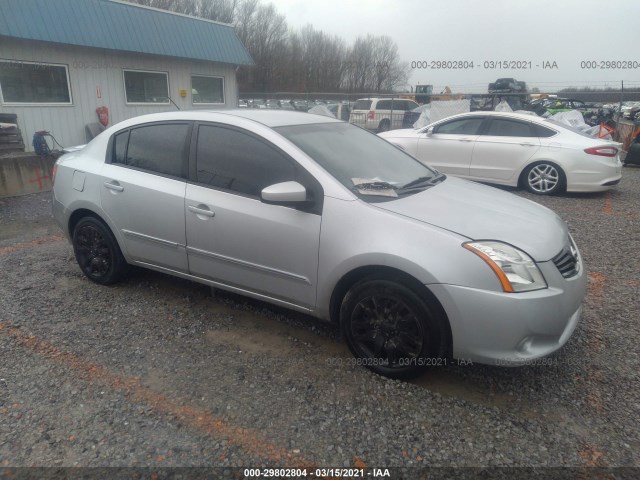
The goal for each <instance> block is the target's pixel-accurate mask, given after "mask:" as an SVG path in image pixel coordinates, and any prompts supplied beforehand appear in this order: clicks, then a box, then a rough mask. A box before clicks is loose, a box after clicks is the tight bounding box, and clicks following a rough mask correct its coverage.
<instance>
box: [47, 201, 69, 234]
mask: <svg viewBox="0 0 640 480" xmlns="http://www.w3.org/2000/svg"><path fill="white" fill-rule="evenodd" d="M51 203H52V207H51V210H52V212H53V219H54V220H55V222H56V223H57V224H58V226H59V227H60V229H61V230H62V231H63V232H64V236H65V237H67V240H69V241H71V238H70V237H69V229H68V228H67V227H68V225H69V214H68V212H67V211H66V209H65V208H64V205H63V204H62V203H60V202H59V201H58V200H56V197H55V196H54V197H53V201H52V202H51Z"/></svg>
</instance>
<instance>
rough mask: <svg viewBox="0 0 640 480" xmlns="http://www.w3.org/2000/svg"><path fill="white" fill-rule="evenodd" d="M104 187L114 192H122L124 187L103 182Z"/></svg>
mask: <svg viewBox="0 0 640 480" xmlns="http://www.w3.org/2000/svg"><path fill="white" fill-rule="evenodd" d="M104 186H105V187H106V188H108V189H109V190H113V191H115V192H124V187H123V186H122V185H118V183H117V182H115V183H112V182H104Z"/></svg>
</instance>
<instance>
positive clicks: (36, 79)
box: [0, 60, 71, 105]
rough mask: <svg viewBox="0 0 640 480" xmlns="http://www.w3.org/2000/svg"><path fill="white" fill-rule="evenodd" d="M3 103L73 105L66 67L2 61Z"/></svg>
mask: <svg viewBox="0 0 640 480" xmlns="http://www.w3.org/2000/svg"><path fill="white" fill-rule="evenodd" d="M0 91H1V92H2V101H3V103H36V104H37V103H43V104H60V105H71V89H70V88H69V72H68V70H67V66H66V65H54V64H47V63H29V62H10V61H4V60H3V61H0Z"/></svg>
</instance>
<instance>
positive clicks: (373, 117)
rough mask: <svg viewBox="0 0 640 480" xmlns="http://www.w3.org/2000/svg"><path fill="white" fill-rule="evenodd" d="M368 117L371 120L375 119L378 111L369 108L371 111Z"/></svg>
mask: <svg viewBox="0 0 640 480" xmlns="http://www.w3.org/2000/svg"><path fill="white" fill-rule="evenodd" d="M367 118H368V119H369V120H374V119H375V118H376V112H374V111H373V110H369V113H367Z"/></svg>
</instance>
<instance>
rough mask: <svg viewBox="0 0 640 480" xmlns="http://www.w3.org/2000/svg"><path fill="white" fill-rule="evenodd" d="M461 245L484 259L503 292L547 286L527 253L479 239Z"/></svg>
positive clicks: (509, 246)
mask: <svg viewBox="0 0 640 480" xmlns="http://www.w3.org/2000/svg"><path fill="white" fill-rule="evenodd" d="M462 246H463V247H464V248H466V249H467V250H469V251H470V252H473V253H475V254H476V255H478V256H479V257H480V258H481V259H482V260H484V261H485V262H486V263H487V265H489V267H491V270H493V272H494V273H495V274H496V275H497V277H498V279H499V280H500V283H501V284H502V289H503V290H504V291H505V292H528V291H530V290H539V289H541V288H547V282H545V280H544V277H543V276H542V273H541V272H540V270H539V269H538V266H537V265H536V263H535V262H534V261H533V260H532V259H531V257H530V256H529V255H527V254H526V253H524V252H523V251H522V250H518V249H517V248H515V247H512V246H511V245H507V244H506V243H502V242H492V241H481V242H468V243H463V244H462Z"/></svg>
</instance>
